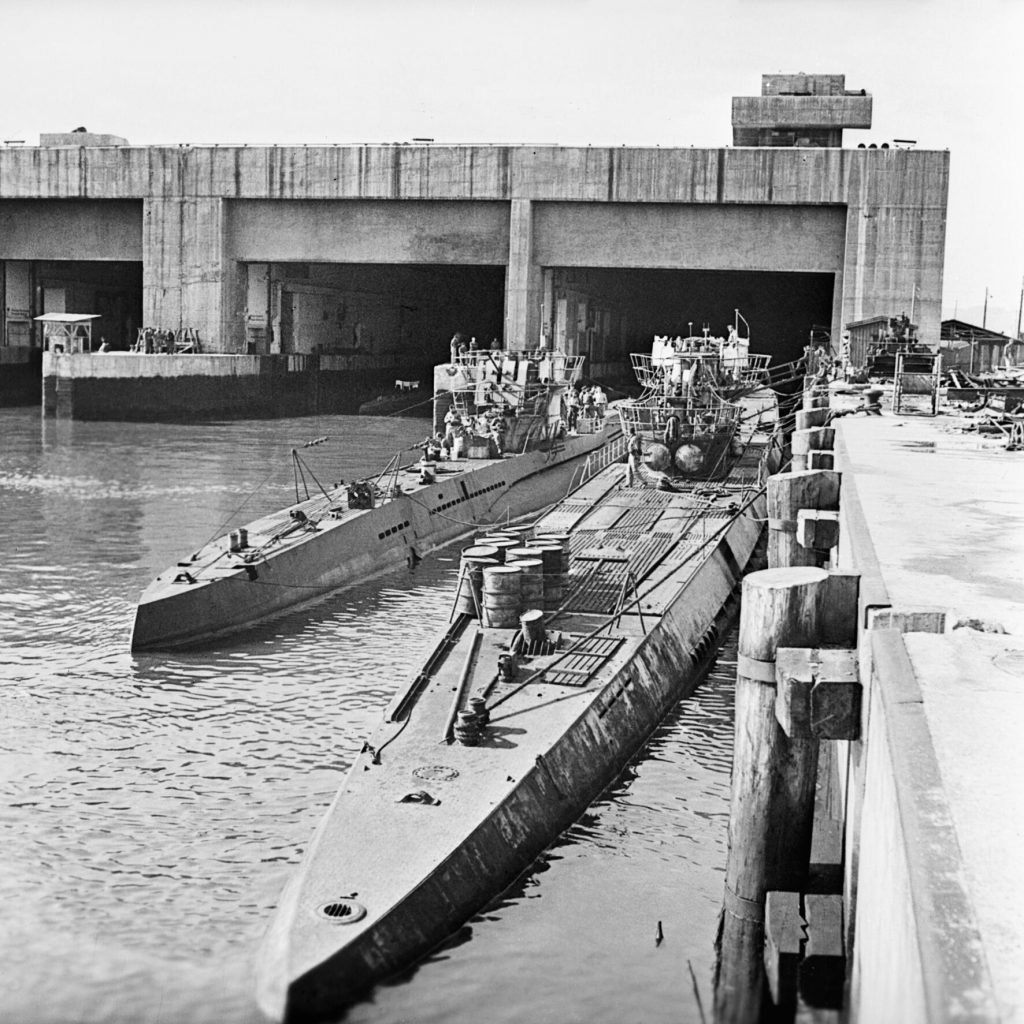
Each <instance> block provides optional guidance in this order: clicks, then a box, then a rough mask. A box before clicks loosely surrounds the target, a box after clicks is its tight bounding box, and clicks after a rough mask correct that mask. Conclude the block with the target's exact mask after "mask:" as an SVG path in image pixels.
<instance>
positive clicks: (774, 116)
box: [732, 96, 871, 128]
mask: <svg viewBox="0 0 1024 1024" xmlns="http://www.w3.org/2000/svg"><path fill="white" fill-rule="evenodd" d="M732 125H733V127H734V128H870V127H871V97H870V96H734V97H733V101H732Z"/></svg>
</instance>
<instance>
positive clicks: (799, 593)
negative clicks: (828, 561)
mask: <svg viewBox="0 0 1024 1024" xmlns="http://www.w3.org/2000/svg"><path fill="white" fill-rule="evenodd" d="M827 580H828V573H826V572H825V571H824V570H823V569H818V568H814V567H811V566H795V567H792V568H785V569H765V570H763V571H761V572H755V573H751V574H750V575H749V576H747V577H746V578H745V579H744V581H743V598H742V603H741V607H740V629H739V656H738V659H737V668H736V711H735V721H736V725H735V748H734V752H733V768H732V799H731V805H730V813H729V855H728V862H727V866H726V876H725V898H724V902H723V908H722V916H721V922H720V927H719V935H718V965H717V971H716V977H715V1020H716V1021H717V1022H718V1024H751V1022H756V1021H758V1020H759V1016H760V1012H761V1006H762V1000H763V997H764V984H765V975H764V963H763V946H764V900H765V893H766V892H767V891H768V890H769V889H778V890H787V891H794V892H799V891H800V886H801V884H802V883H803V879H804V876H805V875H806V872H807V866H808V863H809V858H810V848H811V829H812V825H813V820H814V786H815V777H816V771H817V763H818V740H817V739H790V738H789V737H787V736H786V734H785V733H784V732H783V731H782V729H781V727H780V726H779V723H778V721H777V720H776V717H775V689H776V687H775V675H776V673H775V652H776V650H777V648H779V647H802V646H806V647H813V646H815V645H816V644H817V642H818V639H819V636H818V635H819V632H820V629H819V626H820V617H821V608H822V606H823V603H824V602H823V600H822V592H823V589H824V588H825V587H826V586H827Z"/></svg>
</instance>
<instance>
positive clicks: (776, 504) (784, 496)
mask: <svg viewBox="0 0 1024 1024" xmlns="http://www.w3.org/2000/svg"><path fill="white" fill-rule="evenodd" d="M841 479H842V474H840V473H836V472H833V471H831V470H821V469H819V470H807V471H804V472H798V473H776V474H775V476H771V477H769V478H768V565H769V566H771V567H772V568H776V567H779V566H788V565H820V564H821V563H822V562H823V561H825V559H826V558H827V554H828V553H827V552H825V553H824V556H823V553H822V552H820V551H816V550H814V549H811V548H805V547H803V546H802V545H801V544H800V542H799V539H798V537H797V528H798V526H797V520H798V513H799V512H800V509H822V510H825V511H834V510H836V509H838V508H839V485H840V481H841Z"/></svg>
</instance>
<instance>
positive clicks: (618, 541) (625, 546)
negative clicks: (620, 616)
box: [567, 530, 676, 615]
mask: <svg viewBox="0 0 1024 1024" xmlns="http://www.w3.org/2000/svg"><path fill="white" fill-rule="evenodd" d="M675 540H676V536H675V534H671V533H650V532H647V531H642V532H641V531H631V532H629V533H626V532H622V533H620V532H619V531H618V530H580V531H578V535H574V536H573V564H572V569H571V573H570V591H569V597H568V601H567V608H568V610H570V611H573V612H592V613H596V614H598V615H613V614H614V613H615V612H616V611H618V607H619V598H620V595H621V594H622V588H623V583H624V582H625V580H626V577H627V573H630V572H632V574H633V578H634V579H635V580H636V581H637V584H638V586H641V587H642V583H643V580H644V577H645V576H646V575H647V574H648V573H649V572H650V570H651V567H652V566H653V565H654V564H655V563H656V562H658V561H660V560H661V559H662V558H663V557H664V555H665V553H666V552H667V551H668V550H669V549H670V548H671V547H672V545H673V543H674V542H675ZM602 546H603V547H607V548H618V549H620V550H621V551H623V552H624V553H626V555H627V557H626V559H625V560H624V561H619V560H616V561H600V560H589V559H588V560H586V561H584V560H583V559H581V558H580V557H579V555H580V554H581V553H582V552H583V551H587V550H596V549H599V548H600V547H602ZM631 593H632V591H631V589H630V590H628V591H627V595H626V597H627V601H628V600H629V597H630V595H631Z"/></svg>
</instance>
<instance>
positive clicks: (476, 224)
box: [226, 199, 509, 266]
mask: <svg viewBox="0 0 1024 1024" xmlns="http://www.w3.org/2000/svg"><path fill="white" fill-rule="evenodd" d="M508 220H509V211H508V204H507V203H499V202H478V203H455V202H450V201H438V202H424V201H422V200H413V201H409V202H403V203H391V202H387V201H385V200H380V199H345V200H338V199H334V200H326V199H321V200H271V201H266V200H237V201H233V202H230V203H228V204H227V227H226V235H227V255H228V256H229V257H230V258H231V259H236V260H248V261H252V262H274V263H280V262H285V261H289V260H294V261H300V262H308V263H440V264H444V263H476V264H485V265H496V266H498V265H502V264H504V263H505V262H506V261H507V260H508V230H509V229H508Z"/></svg>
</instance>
